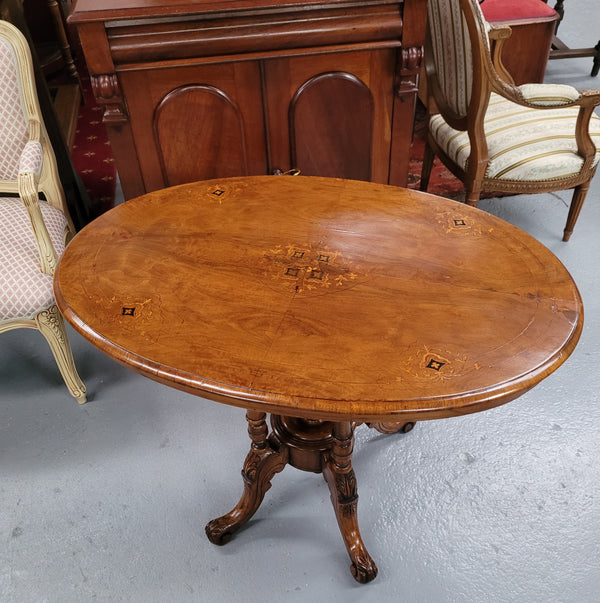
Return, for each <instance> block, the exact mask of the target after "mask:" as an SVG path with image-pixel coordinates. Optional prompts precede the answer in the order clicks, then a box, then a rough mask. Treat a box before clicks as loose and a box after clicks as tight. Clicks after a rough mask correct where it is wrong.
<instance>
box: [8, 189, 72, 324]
mask: <svg viewBox="0 0 600 603" xmlns="http://www.w3.org/2000/svg"><path fill="white" fill-rule="evenodd" d="M40 209H41V211H42V216H43V217H44V222H45V223H46V227H47V229H48V233H49V234H50V238H51V239H52V243H53V245H54V249H55V250H56V253H57V254H58V255H59V257H60V255H61V254H62V252H63V251H64V248H65V245H64V235H65V228H66V227H67V221H66V219H65V216H64V215H63V213H62V212H61V211H59V210H58V209H56V208H54V207H52V206H51V205H48V203H46V202H45V201H40ZM52 278H53V277H52V275H50V274H44V273H43V272H42V271H41V270H40V257H39V252H38V248H37V245H36V242H35V238H34V236H33V231H32V229H31V223H30V222H29V216H28V214H27V210H26V209H25V206H24V205H23V202H22V201H21V200H20V199H17V198H0V323H3V322H7V321H10V320H15V319H20V318H33V317H34V316H35V315H36V314H37V313H38V312H41V311H42V310H46V309H47V308H49V307H50V306H52V305H53V304H54V303H55V302H54V292H53V289H52Z"/></svg>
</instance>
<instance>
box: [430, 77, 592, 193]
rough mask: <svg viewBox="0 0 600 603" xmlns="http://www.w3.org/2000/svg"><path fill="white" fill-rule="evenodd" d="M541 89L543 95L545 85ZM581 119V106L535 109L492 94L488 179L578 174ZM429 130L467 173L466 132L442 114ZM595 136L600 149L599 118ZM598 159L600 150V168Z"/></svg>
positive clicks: (488, 120)
mask: <svg viewBox="0 0 600 603" xmlns="http://www.w3.org/2000/svg"><path fill="white" fill-rule="evenodd" d="M538 86H539V87H540V89H539V92H540V95H541V92H542V89H543V88H545V86H544V85H543V84H538ZM549 88H552V86H550V87H549ZM561 88H562V87H561ZM565 88H569V87H568V86H567V87H565ZM549 92H550V91H549ZM551 97H552V95H548V98H551ZM548 102H551V101H548ZM563 102H564V101H563ZM577 114H578V108H577V107H575V108H572V109H571V108H564V107H563V108H560V109H544V110H540V109H530V108H528V107H523V106H521V105H518V104H516V103H513V102H511V101H509V100H506V99H504V98H503V97H501V96H499V95H497V94H494V93H492V95H491V98H490V103H489V107H488V110H487V113H486V117H485V121H484V129H485V136H486V139H487V144H488V153H489V163H488V166H487V170H486V173H485V177H486V178H497V179H505V180H519V181H529V182H531V181H537V180H554V179H560V178H567V177H569V176H575V175H577V174H578V173H579V171H580V170H581V167H582V165H583V160H582V159H581V157H580V156H579V155H578V154H577V145H576V142H575V122H576V120H577ZM429 129H430V131H431V134H432V136H433V137H434V139H435V140H436V142H437V143H438V145H439V146H440V147H441V148H442V150H443V151H444V152H445V153H446V154H447V155H448V156H449V157H450V159H451V160H452V161H454V162H455V163H456V164H457V165H459V166H460V167H461V168H462V169H466V165H467V160H468V158H469V154H470V144H469V136H468V134H467V132H460V131H457V130H454V129H453V128H451V127H450V126H448V125H447V124H446V122H445V121H444V120H443V118H442V117H441V116H440V115H434V116H432V118H431V120H430V122H429ZM590 134H591V136H592V139H593V141H594V144H595V145H596V147H600V118H598V117H597V116H596V115H594V116H592V121H591V123H590ZM599 159H600V151H598V152H597V153H596V158H595V164H597V163H598V160H599Z"/></svg>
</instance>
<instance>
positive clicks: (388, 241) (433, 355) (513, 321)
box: [56, 176, 583, 423]
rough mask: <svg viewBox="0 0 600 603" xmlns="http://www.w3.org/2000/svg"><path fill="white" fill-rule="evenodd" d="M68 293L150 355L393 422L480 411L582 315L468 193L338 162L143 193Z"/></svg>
mask: <svg viewBox="0 0 600 603" xmlns="http://www.w3.org/2000/svg"><path fill="white" fill-rule="evenodd" d="M56 294H57V298H58V300H59V303H60V304H61V309H62V310H64V312H65V315H66V317H67V318H68V319H69V320H70V321H71V322H72V324H73V325H74V326H75V328H77V329H78V330H79V331H80V332H81V333H83V335H84V336H85V337H87V338H88V339H90V340H91V341H92V342H93V343H95V344H96V345H98V346H99V347H100V348H101V349H103V350H104V351H105V352H107V353H109V354H110V355H111V356H113V357H114V358H116V359H117V360H119V361H121V362H123V363H124V364H126V365H128V366H130V367H132V368H134V369H135V370H138V371H139V372H141V373H143V374H145V375H147V376H149V377H151V378H153V379H156V380H157V381H161V382H163V383H167V384H169V385H172V386H175V387H179V388H181V389H184V390H186V391H190V392H192V393H195V394H198V395H202V396H206V397H209V398H214V399H216V400H218V401H221V402H226V403H229V404H233V405H237V406H243V407H247V408H251V409H255V410H261V411H266V412H273V413H276V414H282V415H294V416H299V417H307V418H322V419H332V420H355V421H363V422H373V423H378V422H386V421H387V422H400V421H404V422H407V421H414V420H422V419H427V418H440V417H447V416H451V415H457V414H464V413H469V412H475V411H478V410H483V409H485V408H490V407H492V406H497V405H498V404H502V403H503V402H506V401H508V400H511V399H514V398H515V397H517V396H518V395H519V394H521V393H523V392H524V391H526V390H528V389H529V388H531V387H533V386H534V385H535V384H536V383H538V382H539V381H541V380H542V379H543V378H544V377H546V376H547V375H548V374H550V373H551V372H552V371H554V370H555V369H556V368H558V366H560V364H562V363H563V362H564V360H565V359H566V358H567V356H568V355H569V354H570V353H571V351H572V350H573V348H574V347H575V344H576V342H577V340H578V337H579V334H580V332H581V328H582V319H583V310H582V304H581V299H580V297H579V294H578V292H577V289H576V286H575V284H574V283H573V280H572V279H571V277H570V275H569V274H568V272H567V271H566V270H565V268H564V267H563V266H562V264H561V263H560V262H559V261H558V260H557V259H556V257H555V256H554V255H553V254H552V253H551V252H550V251H549V250H548V249H546V248H545V247H543V246H542V245H541V244H540V243H538V242H537V241H535V240H534V239H533V238H532V237H530V236H529V235H527V234H526V233H524V232H523V231H521V230H519V229H517V228H515V227H513V226H511V225H509V224H507V223H506V222H504V221H502V220H500V219H498V218H496V217H494V216H491V215H489V214H486V213H484V212H481V211H478V210H476V209H474V208H469V207H467V206H465V205H462V204H457V203H455V202H452V201H448V200H445V199H441V198H438V197H435V196H432V195H427V194H424V193H418V192H415V191H410V190H406V189H400V188H395V187H389V186H385V185H377V184H373V183H361V182H358V181H343V180H336V179H326V178H307V177H302V176H299V177H293V178H292V177H272V176H262V177H261V176H258V177H249V178H232V179H223V180H215V181H207V182H199V183H195V184H191V185H182V186H179V187H174V188H171V189H165V190H161V191H156V192H154V193H149V194H147V195H145V196H143V197H140V198H138V199H135V200H132V201H131V202H128V203H125V204H123V205H121V206H119V207H116V208H115V209H113V210H111V211H110V212H108V213H107V214H105V215H103V216H101V217H100V218H98V219H97V220H96V221H95V222H94V223H93V224H92V225H90V226H88V227H87V228H86V229H85V230H84V231H83V232H82V233H80V234H79V235H77V237H76V238H75V240H74V241H73V242H72V243H71V244H70V245H69V247H68V249H67V251H66V253H65V255H64V257H63V259H62V261H61V263H60V267H59V269H58V276H57V279H56Z"/></svg>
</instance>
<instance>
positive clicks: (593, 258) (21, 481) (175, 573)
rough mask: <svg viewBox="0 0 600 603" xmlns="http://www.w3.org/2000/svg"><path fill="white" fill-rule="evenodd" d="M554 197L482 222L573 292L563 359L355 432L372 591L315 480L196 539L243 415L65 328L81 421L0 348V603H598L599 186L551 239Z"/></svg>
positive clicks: (45, 353)
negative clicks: (453, 405)
mask: <svg viewBox="0 0 600 603" xmlns="http://www.w3.org/2000/svg"><path fill="white" fill-rule="evenodd" d="M592 2H593V0H589V1H588V2H584V1H583V0H580V1H579V5H585V6H584V7H583V9H584V10H583V11H580V12H579V15H580V23H579V24H577V22H576V21H574V19H575V18H576V17H577V15H574V14H573V15H571V16H568V17H569V19H570V20H569V21H565V23H564V27H563V37H564V38H567V41H571V43H572V45H574V46H583V45H585V46H592V45H593V44H595V43H596V41H597V36H598V35H600V30H598V28H597V25H598V23H599V21H600V20H599V19H598V15H599V10H598V8H597V7H596V6H595V5H594V6H593V8H592ZM570 4H572V5H577V4H578V2H577V1H574V2H571V3H570ZM586 7H587V9H589V10H588V11H586V10H585V9H586ZM572 12H573V11H572ZM590 15H593V16H594V19H592V20H591V22H590ZM586 20H587V23H586ZM570 23H572V24H570ZM582 24H583V25H582ZM584 25H587V26H588V27H587V29H581V27H583V26H584ZM591 25H594V27H591ZM582 31H590V32H591V33H590V35H589V36H584V35H583V34H582V33H581V32H582ZM568 38H571V39H570V40H568ZM590 66H591V60H590V59H578V60H570V61H555V62H552V63H550V66H549V68H548V73H547V78H546V79H547V81H553V82H561V83H571V84H573V85H575V86H577V87H579V88H593V87H600V79H592V78H589V77H588V75H589V70H590ZM569 199H570V193H569V192H565V193H560V194H555V195H536V196H529V197H514V198H503V199H493V200H488V201H485V202H482V204H481V207H482V208H483V209H485V210H486V211H490V212H492V213H494V214H496V215H499V216H501V217H502V218H505V219H506V220H508V221H509V222H511V223H513V224H516V225H518V226H520V227H521V228H523V229H524V230H526V231H527V232H529V233H530V234H532V235H533V236H535V237H536V238H538V239H539V240H540V241H542V242H543V243H544V244H545V245H547V246H548V247H549V248H550V249H551V250H552V251H553V252H554V253H555V254H556V255H557V256H558V257H559V258H560V259H561V260H562V262H563V263H564V264H565V265H566V267H567V268H568V269H569V270H570V272H571V274H572V275H573V277H574V278H575V280H576V282H577V283H578V285H579V288H580V291H581V294H582V297H583V300H584V304H585V310H586V321H585V326H584V331H583V334H582V337H581V341H580V343H579V346H578V347H577V349H576V350H575V352H574V354H573V355H572V356H571V358H570V359H569V360H568V361H567V362H566V363H565V364H564V365H563V366H562V367H561V368H560V369H559V370H558V371H557V372H556V373H554V374H553V375H551V376H550V377H549V378H548V379H546V380H545V381H544V382H542V383H541V384H540V385H539V386H538V387H537V388H535V389H533V390H532V391H531V392H529V393H527V394H526V395H524V396H522V397H521V398H519V399H518V400H516V401H514V402H512V403H510V404H508V405H505V406H502V407H500V408H496V409H494V410H490V411H487V412H485V413H479V414H476V415H471V416H466V417H461V418H455V419H448V420H443V421H435V422H423V423H419V424H418V425H417V426H416V428H415V429H414V431H413V432H411V433H410V434H406V435H394V436H383V435H380V434H378V433H376V432H374V431H370V430H368V429H366V428H365V427H361V428H359V429H358V430H357V442H356V448H355V456H354V466H355V470H356V474H357V479H358V483H359V492H360V495H361V497H360V502H359V520H360V525H361V530H362V534H363V537H364V540H365V542H366V544H367V547H368V548H369V550H370V552H371V554H372V556H373V557H374V558H375V560H376V562H377V564H378V566H379V576H378V577H377V578H376V580H375V581H374V582H372V583H371V584H368V585H359V584H357V583H355V582H354V580H353V579H352V577H351V576H350V573H349V571H348V566H349V562H348V558H347V555H346V552H345V549H344V547H343V544H342V541H341V538H340V535H339V532H338V528H337V525H336V521H335V518H334V514H333V511H332V507H331V505H330V502H329V494H328V491H327V487H326V485H325V483H324V481H323V479H322V477H321V476H319V475H312V474H306V473H301V472H299V471H296V470H294V469H292V468H286V469H285V470H284V472H283V473H282V474H280V475H278V476H276V478H275V479H274V481H273V487H272V489H271V490H270V491H269V492H268V493H267V496H266V498H265V501H264V503H263V505H262V507H261V508H260V509H259V511H258V512H257V514H256V515H255V518H254V519H253V520H252V521H251V522H250V523H249V524H248V526H247V527H246V528H245V529H244V530H242V531H241V532H240V533H239V534H238V535H237V536H236V537H235V538H234V539H233V540H232V542H230V543H229V544H228V545H226V546H224V547H216V546H214V545H212V544H210V543H209V542H208V540H207V539H206V538H205V536H204V525H205V523H206V522H207V521H209V520H210V519H212V518H213V517H216V516H218V515H221V514H222V513H224V512H226V511H228V510H229V509H230V508H231V507H232V506H233V505H234V504H235V502H237V499H238V497H239V494H240V493H241V487H242V481H241V477H240V474H239V471H240V468H241V464H242V462H243V459H244V457H245V454H246V452H247V449H248V441H247V438H246V426H245V420H244V412H243V411H242V410H239V409H235V408H231V407H227V406H222V405H218V404H215V403H212V402H209V401H205V400H202V399H199V398H194V397H192V396H189V395H186V394H182V393H180V392H177V391H174V390H171V389H169V388H167V387H164V386H161V385H158V384H156V383H154V382H151V381H149V380H146V379H145V378H143V377H141V376H139V375H137V374H135V373H133V372H131V371H129V370H128V369H126V368H123V367H121V366H119V365H117V364H116V363H114V362H113V361H111V360H110V359H109V358H108V357H106V356H104V355H103V354H101V353H100V352H99V351H97V350H96V349H95V348H93V347H92V346H91V345H90V344H88V343H87V342H86V341H84V340H83V339H82V338H81V337H80V336H78V335H77V334H76V333H74V332H73V331H71V340H72V345H73V348H74V353H75V357H76V361H77V365H78V368H79V370H80V373H81V375H82V378H83V379H84V381H85V382H86V385H87V387H88V390H89V393H90V396H89V399H90V401H89V403H88V404H87V405H85V406H82V407H80V406H78V405H77V404H76V402H75V401H74V400H73V399H72V398H70V396H69V395H68V394H67V392H66V389H65V387H64V386H63V384H62V381H61V380H60V377H59V375H58V371H57V369H56V367H55V365H54V363H53V360H52V359H51V356H50V353H49V350H48V348H47V347H46V344H45V342H44V341H43V340H42V338H41V336H40V335H39V334H38V333H36V332H33V331H25V330H20V331H12V332H10V333H7V334H4V335H3V336H2V337H1V338H0V509H1V510H0V539H1V540H2V541H3V545H2V547H1V548H0V601H2V602H18V603H21V602H29V601H31V602H41V601H49V602H85V601H106V602H113V601H132V602H163V601H175V602H195V601H200V602H205V601H207V602H210V601H226V602H229V601H243V602H248V603H254V602H257V603H258V602H262V601H267V600H268V601H281V600H286V601H361V602H362V601H365V602H371V601H377V602H381V601H409V602H427V603H429V602H436V603H437V602H440V603H441V602H461V603H462V602H469V603H472V602H487V601H490V602H517V601H518V602H534V601H535V602H569V603H571V602H573V603H574V602H577V603H589V602H598V601H600V561H599V559H600V452H599V450H600V449H599V446H598V444H599V442H600V387H599V386H600V378H599V376H598V361H599V359H600V301H599V300H600V279H598V277H597V273H598V261H599V260H598V258H600V237H599V236H598V226H599V225H600V176H599V177H597V178H596V180H595V182H594V183H593V186H592V189H591V190H590V193H589V196H588V199H587V202H586V204H585V206H584V208H583V210H582V214H581V217H580V219H579V223H578V225H577V227H576V230H575V233H574V235H573V238H572V240H571V241H570V242H569V243H562V242H561V240H560V238H561V233H562V229H563V226H564V222H565V220H566V215H567V204H568V201H569Z"/></svg>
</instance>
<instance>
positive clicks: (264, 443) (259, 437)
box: [206, 410, 288, 544]
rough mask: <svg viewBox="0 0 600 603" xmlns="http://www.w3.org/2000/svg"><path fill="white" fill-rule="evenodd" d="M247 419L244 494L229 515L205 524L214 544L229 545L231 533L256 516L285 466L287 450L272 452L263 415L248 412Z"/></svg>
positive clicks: (280, 449) (272, 448) (281, 448)
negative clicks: (273, 482)
mask: <svg viewBox="0 0 600 603" xmlns="http://www.w3.org/2000/svg"><path fill="white" fill-rule="evenodd" d="M246 420H247V421H248V434H249V435H250V439H251V440H252V444H251V447H250V452H249V453H248V456H247V457H246V461H245V462H244V468H243V470H242V477H243V478H244V492H243V494H242V497H241V498H240V501H239V502H238V504H237V505H236V506H235V507H234V508H233V509H232V510H231V511H230V512H229V513H227V514H226V515H223V516H222V517H219V518H217V519H213V520H212V521H211V522H209V523H208V524H207V526H206V535H207V536H208V539H209V540H210V541H211V542H212V543H213V544H226V543H227V542H229V540H231V537H232V536H233V534H234V533H235V532H237V530H239V529H240V528H241V527H242V526H243V525H244V524H245V523H246V522H247V521H248V520H249V519H250V518H251V517H252V516H253V515H254V513H256V510H257V509H258V507H259V506H260V503H261V502H262V500H263V498H264V496H265V494H266V492H267V490H268V489H269V488H270V487H271V479H272V478H273V476H274V475H275V474H276V473H279V472H280V471H281V470H282V469H283V468H284V467H285V466H286V464H287V460H288V449H287V448H286V447H285V446H282V447H280V448H278V449H275V448H274V447H273V446H272V445H271V442H270V441H269V439H268V438H267V434H268V428H267V423H266V414H265V413H263V412H257V411H253V410H249V411H248V412H247V413H246Z"/></svg>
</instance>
